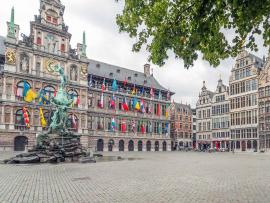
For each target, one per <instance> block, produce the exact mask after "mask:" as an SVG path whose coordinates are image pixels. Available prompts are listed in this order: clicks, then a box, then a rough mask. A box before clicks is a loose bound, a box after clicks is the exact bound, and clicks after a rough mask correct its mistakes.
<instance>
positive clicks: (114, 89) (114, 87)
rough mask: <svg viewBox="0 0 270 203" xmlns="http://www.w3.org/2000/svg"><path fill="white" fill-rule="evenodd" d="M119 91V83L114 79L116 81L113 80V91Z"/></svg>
mask: <svg viewBox="0 0 270 203" xmlns="http://www.w3.org/2000/svg"><path fill="white" fill-rule="evenodd" d="M117 89H118V86H117V82H116V80H115V79H114V80H113V83H112V90H113V91H117Z"/></svg>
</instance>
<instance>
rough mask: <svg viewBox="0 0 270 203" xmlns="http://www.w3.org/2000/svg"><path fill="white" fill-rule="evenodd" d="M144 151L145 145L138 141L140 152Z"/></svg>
mask: <svg viewBox="0 0 270 203" xmlns="http://www.w3.org/2000/svg"><path fill="white" fill-rule="evenodd" d="M142 149H143V143H142V141H141V140H139V141H138V151H139V152H141V151H142Z"/></svg>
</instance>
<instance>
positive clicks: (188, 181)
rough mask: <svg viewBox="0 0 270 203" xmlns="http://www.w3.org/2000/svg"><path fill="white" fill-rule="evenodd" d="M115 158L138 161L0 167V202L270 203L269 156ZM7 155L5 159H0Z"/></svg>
mask: <svg viewBox="0 0 270 203" xmlns="http://www.w3.org/2000/svg"><path fill="white" fill-rule="evenodd" d="M106 155H108V153H107V154H106ZM114 155H120V156H123V157H125V158H137V159H135V160H128V159H125V160H123V161H114V162H99V163H96V164H79V163H66V164H57V165H53V164H44V165H3V164H1V165H0V202H1V203H9V202H10V203H15V202H27V203H30V202H76V203H78V202H80V203H81V202H85V203H86V202H256V203H258V202H269V201H270V193H269V191H270V171H269V168H270V159H269V156H270V155H269V154H258V153H235V154H232V153H196V152H148V153H147V152H141V153H139V152H137V153H135V152H134V153H114ZM8 156H10V154H1V158H0V159H4V158H6V157H8Z"/></svg>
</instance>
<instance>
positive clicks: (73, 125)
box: [72, 114, 78, 129]
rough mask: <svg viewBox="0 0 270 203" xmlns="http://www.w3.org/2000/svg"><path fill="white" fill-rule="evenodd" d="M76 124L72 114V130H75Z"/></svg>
mask: <svg viewBox="0 0 270 203" xmlns="http://www.w3.org/2000/svg"><path fill="white" fill-rule="evenodd" d="M77 127H78V126H77V122H76V119H75V116H74V114H72V128H74V129H77Z"/></svg>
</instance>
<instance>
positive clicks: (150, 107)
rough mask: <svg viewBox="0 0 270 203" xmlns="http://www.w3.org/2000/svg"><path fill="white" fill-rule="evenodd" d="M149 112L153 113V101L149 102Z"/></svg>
mask: <svg viewBox="0 0 270 203" xmlns="http://www.w3.org/2000/svg"><path fill="white" fill-rule="evenodd" d="M148 113H153V109H152V103H151V102H150V103H149V104H148Z"/></svg>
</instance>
